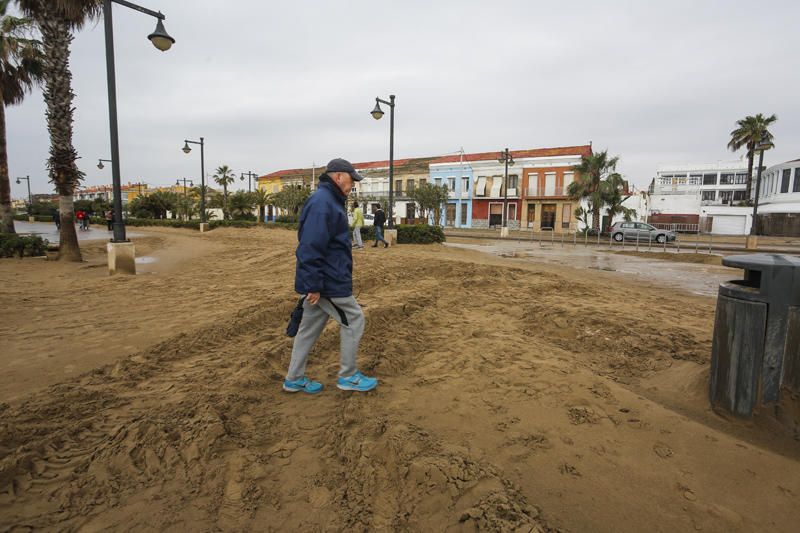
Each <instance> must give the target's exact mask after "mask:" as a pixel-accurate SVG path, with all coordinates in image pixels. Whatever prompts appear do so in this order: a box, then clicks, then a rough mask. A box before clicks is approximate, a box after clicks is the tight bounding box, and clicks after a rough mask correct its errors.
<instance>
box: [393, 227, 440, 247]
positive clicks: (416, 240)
mask: <svg viewBox="0 0 800 533" xmlns="http://www.w3.org/2000/svg"><path fill="white" fill-rule="evenodd" d="M397 242H398V243H399V244H433V243H441V242H444V231H443V230H442V228H441V226H430V225H428V224H400V225H398V226H397Z"/></svg>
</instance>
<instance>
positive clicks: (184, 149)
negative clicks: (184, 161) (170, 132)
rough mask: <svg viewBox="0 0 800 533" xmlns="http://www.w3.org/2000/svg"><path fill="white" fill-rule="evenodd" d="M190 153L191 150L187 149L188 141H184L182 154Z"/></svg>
mask: <svg viewBox="0 0 800 533" xmlns="http://www.w3.org/2000/svg"><path fill="white" fill-rule="evenodd" d="M191 151H192V149H191V148H190V147H189V141H186V142H185V143H184V145H183V153H184V154H188V153H189V152H191Z"/></svg>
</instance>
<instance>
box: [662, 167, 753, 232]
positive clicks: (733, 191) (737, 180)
mask: <svg viewBox="0 0 800 533" xmlns="http://www.w3.org/2000/svg"><path fill="white" fill-rule="evenodd" d="M746 194H747V162H746V161H720V162H717V163H712V164H698V165H666V166H662V167H660V168H659V169H658V171H657V173H656V177H655V178H653V181H652V183H651V184H650V212H649V216H648V222H650V223H651V224H655V225H658V226H662V227H665V226H669V227H670V228H672V229H676V230H679V231H697V230H700V231H707V232H711V233H720V234H728V235H730V234H733V235H736V234H740V235H741V234H745V233H747V232H749V228H750V225H749V224H750V221H749V217H748V216H747V208H744V207H736V206H737V204H743V203H744V202H746V200H747V198H746Z"/></svg>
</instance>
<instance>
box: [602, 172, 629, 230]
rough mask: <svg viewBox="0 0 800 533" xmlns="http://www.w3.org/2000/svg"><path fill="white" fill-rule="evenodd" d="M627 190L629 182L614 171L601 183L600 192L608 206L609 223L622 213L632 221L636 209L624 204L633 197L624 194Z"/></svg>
mask: <svg viewBox="0 0 800 533" xmlns="http://www.w3.org/2000/svg"><path fill="white" fill-rule="evenodd" d="M626 190H627V183H625V180H624V179H622V176H621V175H619V174H617V173H616V172H612V173H611V174H609V175H608V177H607V178H606V179H604V180H603V181H602V182H601V183H600V193H601V196H602V198H603V204H604V205H605V206H606V214H607V215H608V221H609V223H613V221H614V217H615V216H616V215H622V216H623V217H624V218H625V220H626V221H630V220H631V219H632V218H633V216H634V215H635V214H636V210H635V209H631V208H629V207H625V206H624V205H622V204H623V203H624V202H625V200H627V199H628V198H630V197H631V195H630V194H628V195H627V196H624V197H623V195H622V193H623V192H624V191H626Z"/></svg>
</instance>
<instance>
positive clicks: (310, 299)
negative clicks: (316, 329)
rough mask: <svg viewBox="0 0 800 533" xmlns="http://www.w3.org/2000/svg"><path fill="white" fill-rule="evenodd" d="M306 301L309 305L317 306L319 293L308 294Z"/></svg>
mask: <svg viewBox="0 0 800 533" xmlns="http://www.w3.org/2000/svg"><path fill="white" fill-rule="evenodd" d="M306 300H308V303H310V304H311V305H317V302H318V301H319V293H318V292H309V293H308V294H306Z"/></svg>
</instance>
